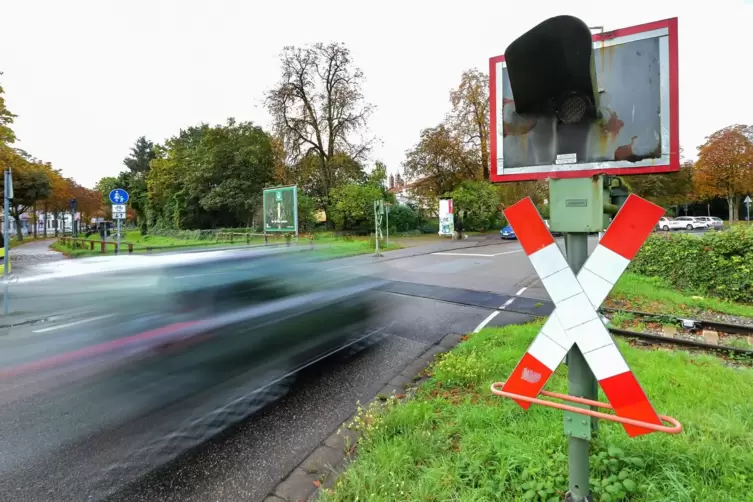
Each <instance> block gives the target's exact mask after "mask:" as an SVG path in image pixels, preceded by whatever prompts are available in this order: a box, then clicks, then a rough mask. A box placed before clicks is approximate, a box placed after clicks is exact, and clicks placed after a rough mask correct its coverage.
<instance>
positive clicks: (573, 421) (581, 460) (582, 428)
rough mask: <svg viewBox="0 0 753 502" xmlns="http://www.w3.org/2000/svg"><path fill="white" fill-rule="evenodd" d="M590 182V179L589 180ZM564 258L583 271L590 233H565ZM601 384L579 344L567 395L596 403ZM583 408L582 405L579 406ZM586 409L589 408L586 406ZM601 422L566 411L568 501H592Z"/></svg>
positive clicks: (552, 188) (571, 363) (570, 361)
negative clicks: (595, 436)
mask: <svg viewBox="0 0 753 502" xmlns="http://www.w3.org/2000/svg"><path fill="white" fill-rule="evenodd" d="M586 181H587V182H589V183H590V180H588V179H586ZM556 190H557V185H550V191H551V192H556ZM555 195H559V194H556V193H550V195H549V200H554V197H555ZM565 255H566V258H567V264H568V265H569V266H570V269H571V270H572V271H573V273H574V274H576V276H577V274H578V273H579V272H580V270H581V269H582V268H583V265H584V264H585V263H586V260H587V259H588V233H587V232H568V233H566V234H565ZM598 385H599V384H598V382H597V381H596V377H594V374H593V372H592V371H591V368H589V366H588V363H587V362H586V358H585V357H584V356H583V353H582V352H581V351H580V348H578V346H577V345H573V346H572V348H571V349H570V351H569V352H568V353H567V393H568V394H570V395H571V396H577V397H584V398H586V399H591V400H593V401H596V400H597V398H598V397H599V394H598ZM579 407H581V406H579ZM583 407H584V408H586V406H583ZM597 424H598V420H597V419H596V418H593V417H586V416H584V415H578V414H576V413H571V412H565V433H566V434H567V432H568V431H569V432H570V434H569V435H568V438H567V460H568V472H569V480H570V485H569V490H568V494H567V498H566V500H568V501H572V502H581V501H586V500H592V499H591V496H590V491H591V489H590V477H591V474H590V468H589V457H590V444H589V441H590V440H591V436H592V431H593V432H595V431H596V429H597V427H598V425H597Z"/></svg>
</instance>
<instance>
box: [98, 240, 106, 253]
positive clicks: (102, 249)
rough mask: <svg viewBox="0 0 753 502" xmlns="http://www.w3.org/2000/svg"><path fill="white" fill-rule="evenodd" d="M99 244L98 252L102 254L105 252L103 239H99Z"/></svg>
mask: <svg viewBox="0 0 753 502" xmlns="http://www.w3.org/2000/svg"><path fill="white" fill-rule="evenodd" d="M99 246H100V248H101V249H100V252H101V253H102V254H105V241H101V242H100V243H99Z"/></svg>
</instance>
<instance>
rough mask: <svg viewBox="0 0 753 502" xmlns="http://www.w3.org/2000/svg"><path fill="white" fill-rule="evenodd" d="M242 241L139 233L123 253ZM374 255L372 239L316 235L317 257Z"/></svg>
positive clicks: (110, 248)
mask: <svg viewBox="0 0 753 502" xmlns="http://www.w3.org/2000/svg"><path fill="white" fill-rule="evenodd" d="M237 237H239V238H236V239H235V240H234V241H233V242H230V240H228V239H225V240H221V241H219V242H218V241H216V240H207V239H205V240H192V239H178V238H175V237H163V236H153V235H145V236H144V235H141V233H140V232H139V231H131V232H127V233H126V234H125V235H124V238H123V240H122V241H121V251H122V252H123V253H127V252H128V247H127V244H126V243H128V242H130V243H132V244H133V250H134V253H146V252H147V251H148V250H149V248H151V249H152V251H153V252H159V251H165V250H171V249H174V250H179V249H185V248H211V247H217V246H222V247H225V246H229V245H238V246H239V247H240V246H245V245H247V241H246V238H245V237H241V236H237ZM88 240H89V241H95V242H99V238H98V237H97V238H94V237H93V236H92V237H91V238H89V239H88ZM284 242H285V240H284V239H283V238H281V237H270V238H269V243H270V244H278V245H279V244H283V243H284ZM250 244H251V245H253V246H262V245H263V244H264V237H261V236H258V237H253V238H251V239H250ZM299 245H301V246H307V245H308V239H307V238H304V237H300V239H299ZM51 247H52V249H55V250H56V251H60V252H62V253H64V254H65V255H66V256H69V257H72V258H80V257H86V256H102V253H101V248H100V245H99V244H96V243H95V245H94V247H95V249H94V250H91V249H88V248H86V249H81V248H75V249H74V248H72V247H70V246H68V245H65V244H60V243H57V242H56V243H54V244H53V245H52V246H51ZM402 247H403V246H402V244H400V243H398V242H395V241H393V240H391V241H390V245H389V247H388V248H386V249H385V247H384V245H383V243H380V250H382V251H392V250H395V249H400V248H402ZM106 250H107V252H106V253H105V254H109V255H112V254H113V253H114V245H112V244H108V245H107V247H106ZM373 252H374V243H373V241H371V240H370V239H369V238H367V237H364V238H354V237H348V238H337V237H334V236H333V235H332V234H316V235H315V239H314V250H313V253H314V256H316V257H321V258H325V259H334V258H343V257H347V256H355V255H360V254H368V253H373Z"/></svg>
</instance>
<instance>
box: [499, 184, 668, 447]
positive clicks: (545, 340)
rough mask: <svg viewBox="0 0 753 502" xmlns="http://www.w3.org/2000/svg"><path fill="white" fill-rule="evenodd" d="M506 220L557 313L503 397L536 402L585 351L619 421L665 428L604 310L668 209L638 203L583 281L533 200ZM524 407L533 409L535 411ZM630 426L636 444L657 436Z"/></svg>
mask: <svg viewBox="0 0 753 502" xmlns="http://www.w3.org/2000/svg"><path fill="white" fill-rule="evenodd" d="M504 213H505V217H507V220H508V222H509V223H510V225H512V227H513V230H515V234H516V235H517V237H518V240H519V241H520V244H521V245H522V247H523V250H524V251H525V253H526V254H527V255H528V258H529V259H530V260H531V264H532V265H533V268H534V269H535V270H536V273H537V274H538V275H539V278H540V279H541V282H542V284H543V285H544V288H545V289H546V291H547V293H548V294H549V296H550V297H551V299H552V302H553V303H554V305H555V310H554V312H553V313H552V315H551V316H550V317H549V318H548V319H547V321H546V322H545V323H544V326H543V327H542V328H541V331H540V332H539V334H538V335H537V336H536V338H535V339H534V340H533V343H532V344H531V346H530V347H529V348H528V351H527V352H526V353H525V355H524V356H523V358H522V359H521V360H520V362H519V363H518V365H517V366H516V368H515V370H514V371H513V373H512V375H510V378H508V379H507V381H506V382H505V384H504V386H503V387H502V390H503V391H505V392H509V393H513V394H518V395H522V396H526V397H536V396H537V395H538V394H539V392H540V391H541V390H542V389H543V387H544V385H545V384H546V382H547V380H549V377H551V376H552V373H554V371H555V370H556V369H557V366H559V364H560V363H561V362H562V360H563V359H564V357H565V355H566V354H567V352H568V351H569V350H570V348H571V347H572V346H573V344H577V346H578V348H579V349H580V351H581V352H582V353H583V356H584V357H585V359H586V362H587V363H588V365H589V367H590V368H591V371H592V372H593V374H594V376H595V377H596V379H597V380H598V381H599V385H601V388H602V390H603V391H604V394H605V395H606V397H607V399H608V400H609V402H610V404H611V405H612V406H613V407H614V410H615V413H616V414H617V416H618V417H622V418H628V419H632V420H638V421H641V422H647V423H651V424H655V425H661V421H660V420H659V416H658V415H657V413H656V411H654V408H653V406H652V405H651V403H650V402H649V400H648V398H647V397H646V394H645V393H644V392H643V389H642V388H641V386H640V384H639V383H638V380H636V378H635V376H634V375H633V372H632V371H630V368H629V367H628V365H627V363H626V362H625V359H624V358H623V357H622V354H621V353H620V351H619V349H618V348H617V345H615V343H614V340H613V339H612V337H611V335H610V334H609V331H608V330H607V328H606V326H604V322H603V321H602V320H601V316H599V314H598V312H597V309H598V308H599V306H600V305H601V303H602V302H603V301H604V300H606V298H607V295H609V292H610V291H611V290H612V288H613V287H614V285H615V283H616V282H617V280H618V279H619V278H620V276H621V275H622V273H623V272H624V271H625V269H626V268H627V266H628V265H629V264H630V261H631V260H632V259H633V257H634V256H635V255H636V254H637V253H638V250H639V249H640V247H641V246H642V245H643V242H644V241H645V240H646V239H647V238H648V236H649V234H650V233H651V232H652V230H653V229H654V228H655V227H656V224H657V223H658V221H659V218H661V216H662V215H663V214H664V209H662V208H661V207H659V206H656V205H654V204H652V203H650V202H648V201H647V200H644V199H641V198H640V197H638V196H636V195H630V196H629V197H628V199H627V201H626V202H625V203H624V204H623V206H622V208H621V209H620V211H619V212H618V213H617V215H616V216H615V218H614V220H613V221H612V223H611V224H610V225H609V228H608V229H607V231H606V233H605V234H604V236H603V237H602V239H601V241H600V242H599V244H598V245H597V246H596V249H595V250H594V252H593V253H592V254H591V255H590V256H589V257H588V259H587V260H586V263H585V264H584V265H583V268H582V269H581V270H580V271H579V272H578V275H577V276H576V275H575V274H574V273H573V271H572V269H571V268H570V267H569V266H568V264H567V261H566V259H565V257H564V256H563V255H562V252H561V251H560V249H559V247H558V246H557V244H556V242H555V241H554V238H553V237H552V234H551V233H550V232H549V229H548V228H547V227H546V224H545V223H544V221H543V220H542V219H541V215H539V212H538V211H537V210H536V207H535V206H534V205H533V202H532V201H531V199H530V198H525V199H523V200H521V201H520V202H518V203H516V204H515V205H513V206H511V207H510V208H508V209H507V210H505V212H504ZM516 402H517V403H518V404H519V405H520V406H522V407H523V408H525V409H528V407H529V406H530V405H531V403H530V402H527V401H522V400H516ZM623 426H624V427H625V431H626V432H627V433H628V434H629V435H630V436H631V437H634V436H639V435H641V434H647V433H649V432H654V431H653V430H650V429H647V428H644V427H639V426H636V425H630V424H623Z"/></svg>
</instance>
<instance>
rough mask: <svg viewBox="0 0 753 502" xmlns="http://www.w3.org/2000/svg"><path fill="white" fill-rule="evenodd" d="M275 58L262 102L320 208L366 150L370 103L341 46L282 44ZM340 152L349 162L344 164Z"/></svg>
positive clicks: (369, 142)
mask: <svg viewBox="0 0 753 502" xmlns="http://www.w3.org/2000/svg"><path fill="white" fill-rule="evenodd" d="M280 61H281V63H282V64H281V71H282V75H281V78H280V81H279V83H278V84H277V86H276V87H275V88H273V89H272V90H270V91H269V92H267V94H266V100H265V104H266V107H267V109H268V110H269V112H270V114H271V115H272V117H273V120H274V126H275V129H276V132H277V134H278V136H279V137H280V138H281V139H282V141H283V144H284V149H285V153H286V157H287V159H286V164H288V165H290V166H300V167H301V168H302V169H303V170H305V171H306V173H307V174H306V175H305V176H306V177H307V178H308V177H312V178H313V179H310V180H308V181H310V186H311V188H312V189H313V191H314V192H315V194H316V195H317V197H318V198H319V201H320V204H321V205H322V206H323V208H324V210H325V211H326V210H327V208H328V207H329V191H330V190H331V189H332V188H333V187H334V186H337V185H338V184H339V183H341V182H342V181H343V180H344V179H347V178H348V177H350V176H351V175H353V174H354V173H351V172H350V170H352V169H353V168H354V164H356V165H360V163H362V162H363V161H364V160H365V159H366V156H367V155H368V153H369V150H370V148H371V146H372V144H373V141H374V140H373V139H367V138H365V137H364V134H365V133H366V131H367V120H368V118H369V116H370V115H371V113H372V112H373V110H374V107H373V106H372V105H371V104H369V103H366V102H365V100H364V97H363V94H362V92H361V87H362V84H363V81H364V75H363V72H362V71H361V70H359V69H358V68H356V67H355V66H354V65H353V62H352V60H351V55H350V51H349V50H348V49H347V48H346V47H345V45H343V44H340V43H330V44H326V45H325V44H322V43H317V44H314V45H313V46H309V47H304V48H300V47H285V48H284V49H283V51H282V54H281V55H280ZM344 156H345V157H348V158H349V159H350V160H352V161H353V162H344V161H343V157H344ZM312 163H313V167H314V169H313V170H312V169H311V167H312ZM358 169H359V170H360V169H361V168H360V167H359V168H358ZM312 171H313V172H312ZM355 174H360V173H355Z"/></svg>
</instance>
